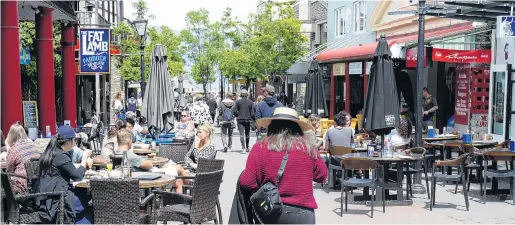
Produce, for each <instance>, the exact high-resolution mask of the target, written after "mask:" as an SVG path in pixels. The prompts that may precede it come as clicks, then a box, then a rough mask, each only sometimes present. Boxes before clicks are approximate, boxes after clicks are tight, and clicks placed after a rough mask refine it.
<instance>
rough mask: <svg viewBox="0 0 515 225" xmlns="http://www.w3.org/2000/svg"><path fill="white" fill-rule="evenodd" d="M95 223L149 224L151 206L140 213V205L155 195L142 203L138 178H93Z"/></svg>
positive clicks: (91, 183)
mask: <svg viewBox="0 0 515 225" xmlns="http://www.w3.org/2000/svg"><path fill="white" fill-rule="evenodd" d="M90 187H91V197H92V200H93V216H94V220H95V224H148V222H149V218H150V216H149V215H150V207H147V212H146V213H143V214H140V207H145V206H150V205H148V204H147V203H148V202H149V201H150V199H152V198H153V195H150V196H147V198H145V199H144V200H143V201H142V202H141V203H140V191H139V180H138V179H130V178H129V179H92V180H91V181H90Z"/></svg>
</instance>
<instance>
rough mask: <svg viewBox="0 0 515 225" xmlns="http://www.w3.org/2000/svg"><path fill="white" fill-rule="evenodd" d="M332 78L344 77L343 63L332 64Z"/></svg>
mask: <svg viewBox="0 0 515 225" xmlns="http://www.w3.org/2000/svg"><path fill="white" fill-rule="evenodd" d="M333 76H345V63H335V64H333Z"/></svg>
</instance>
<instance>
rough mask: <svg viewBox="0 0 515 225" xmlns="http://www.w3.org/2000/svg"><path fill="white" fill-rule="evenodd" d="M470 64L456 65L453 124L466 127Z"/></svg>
mask: <svg viewBox="0 0 515 225" xmlns="http://www.w3.org/2000/svg"><path fill="white" fill-rule="evenodd" d="M469 79H470V64H468V63H464V64H456V94H455V96H456V104H455V106H454V123H457V124H462V125H467V124H468V115H469V114H468V112H469V89H470V88H469V87H470V86H469Z"/></svg>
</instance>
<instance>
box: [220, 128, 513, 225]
mask: <svg viewBox="0 0 515 225" xmlns="http://www.w3.org/2000/svg"><path fill="white" fill-rule="evenodd" d="M255 140H256V139H255V137H251V143H255ZM215 143H216V147H217V149H221V148H222V142H221V139H220V136H219V135H218V134H217V136H216V142H215ZM233 145H234V146H233V149H236V150H238V149H241V146H240V143H239V138H238V137H237V136H233ZM217 158H220V159H225V160H226V162H225V168H224V170H225V172H224V178H223V183H222V186H221V196H220V201H221V205H222V212H223V216H224V223H226V224H227V221H228V218H229V213H230V210H231V204H232V201H233V197H234V192H235V186H236V181H237V179H238V176H239V175H240V173H241V171H243V169H244V168H245V162H246V160H247V154H241V153H239V152H229V153H223V152H219V153H218V154H217ZM500 186H501V187H504V188H508V187H509V185H508V183H506V182H501V184H500ZM487 187H490V184H487ZM357 192H359V191H355V193H357ZM436 192H437V193H436V206H435V207H433V211H429V200H428V199H427V195H426V194H415V196H414V198H413V205H410V206H386V213H383V212H382V207H380V206H376V207H375V208H374V218H370V207H369V206H365V205H356V204H349V205H348V208H349V211H348V212H344V214H343V217H340V202H339V201H340V192H339V191H338V190H331V191H329V192H327V188H325V187H324V189H321V188H320V185H318V184H315V185H314V195H315V198H316V200H317V203H318V206H319V208H318V209H317V210H316V211H315V212H316V217H317V223H319V224H343V223H344V224H365V223H368V224H371V223H374V224H376V223H389V224H393V223H403V224H406V223H412V224H427V223H433V224H451V223H453V224H473V223H474V224H484V223H489V224H493V223H495V224H502V223H510V224H511V223H513V221H515V206H514V205H513V201H512V200H511V198H510V197H508V200H505V201H500V200H499V198H498V197H490V198H488V199H487V203H486V205H485V204H483V203H482V199H479V198H478V197H479V184H472V187H471V190H470V193H469V203H470V211H466V209H465V200H464V197H463V195H462V192H461V185H460V186H459V187H458V193H457V194H454V185H446V186H445V187H444V186H442V185H441V184H440V183H439V184H438V185H437V191H436Z"/></svg>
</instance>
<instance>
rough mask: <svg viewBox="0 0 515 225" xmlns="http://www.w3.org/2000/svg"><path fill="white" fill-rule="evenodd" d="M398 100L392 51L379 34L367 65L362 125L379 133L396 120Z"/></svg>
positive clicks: (383, 131)
mask: <svg viewBox="0 0 515 225" xmlns="http://www.w3.org/2000/svg"><path fill="white" fill-rule="evenodd" d="M399 113H400V102H399V95H398V93H397V84H396V80H395V74H394V70H393V63H392V53H391V51H390V48H389V47H388V43H387V42H386V38H385V37H384V35H382V36H381V39H380V40H379V43H378V44H377V49H376V51H375V53H374V60H373V61H372V66H371V68H370V78H369V81H368V90H367V96H366V100H365V107H364V110H363V128H364V129H365V130H368V131H372V132H374V133H375V134H377V135H381V136H382V138H381V140H382V143H384V135H385V134H388V133H389V132H390V131H391V130H392V129H394V128H395V127H396V126H397V124H398V123H399Z"/></svg>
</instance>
